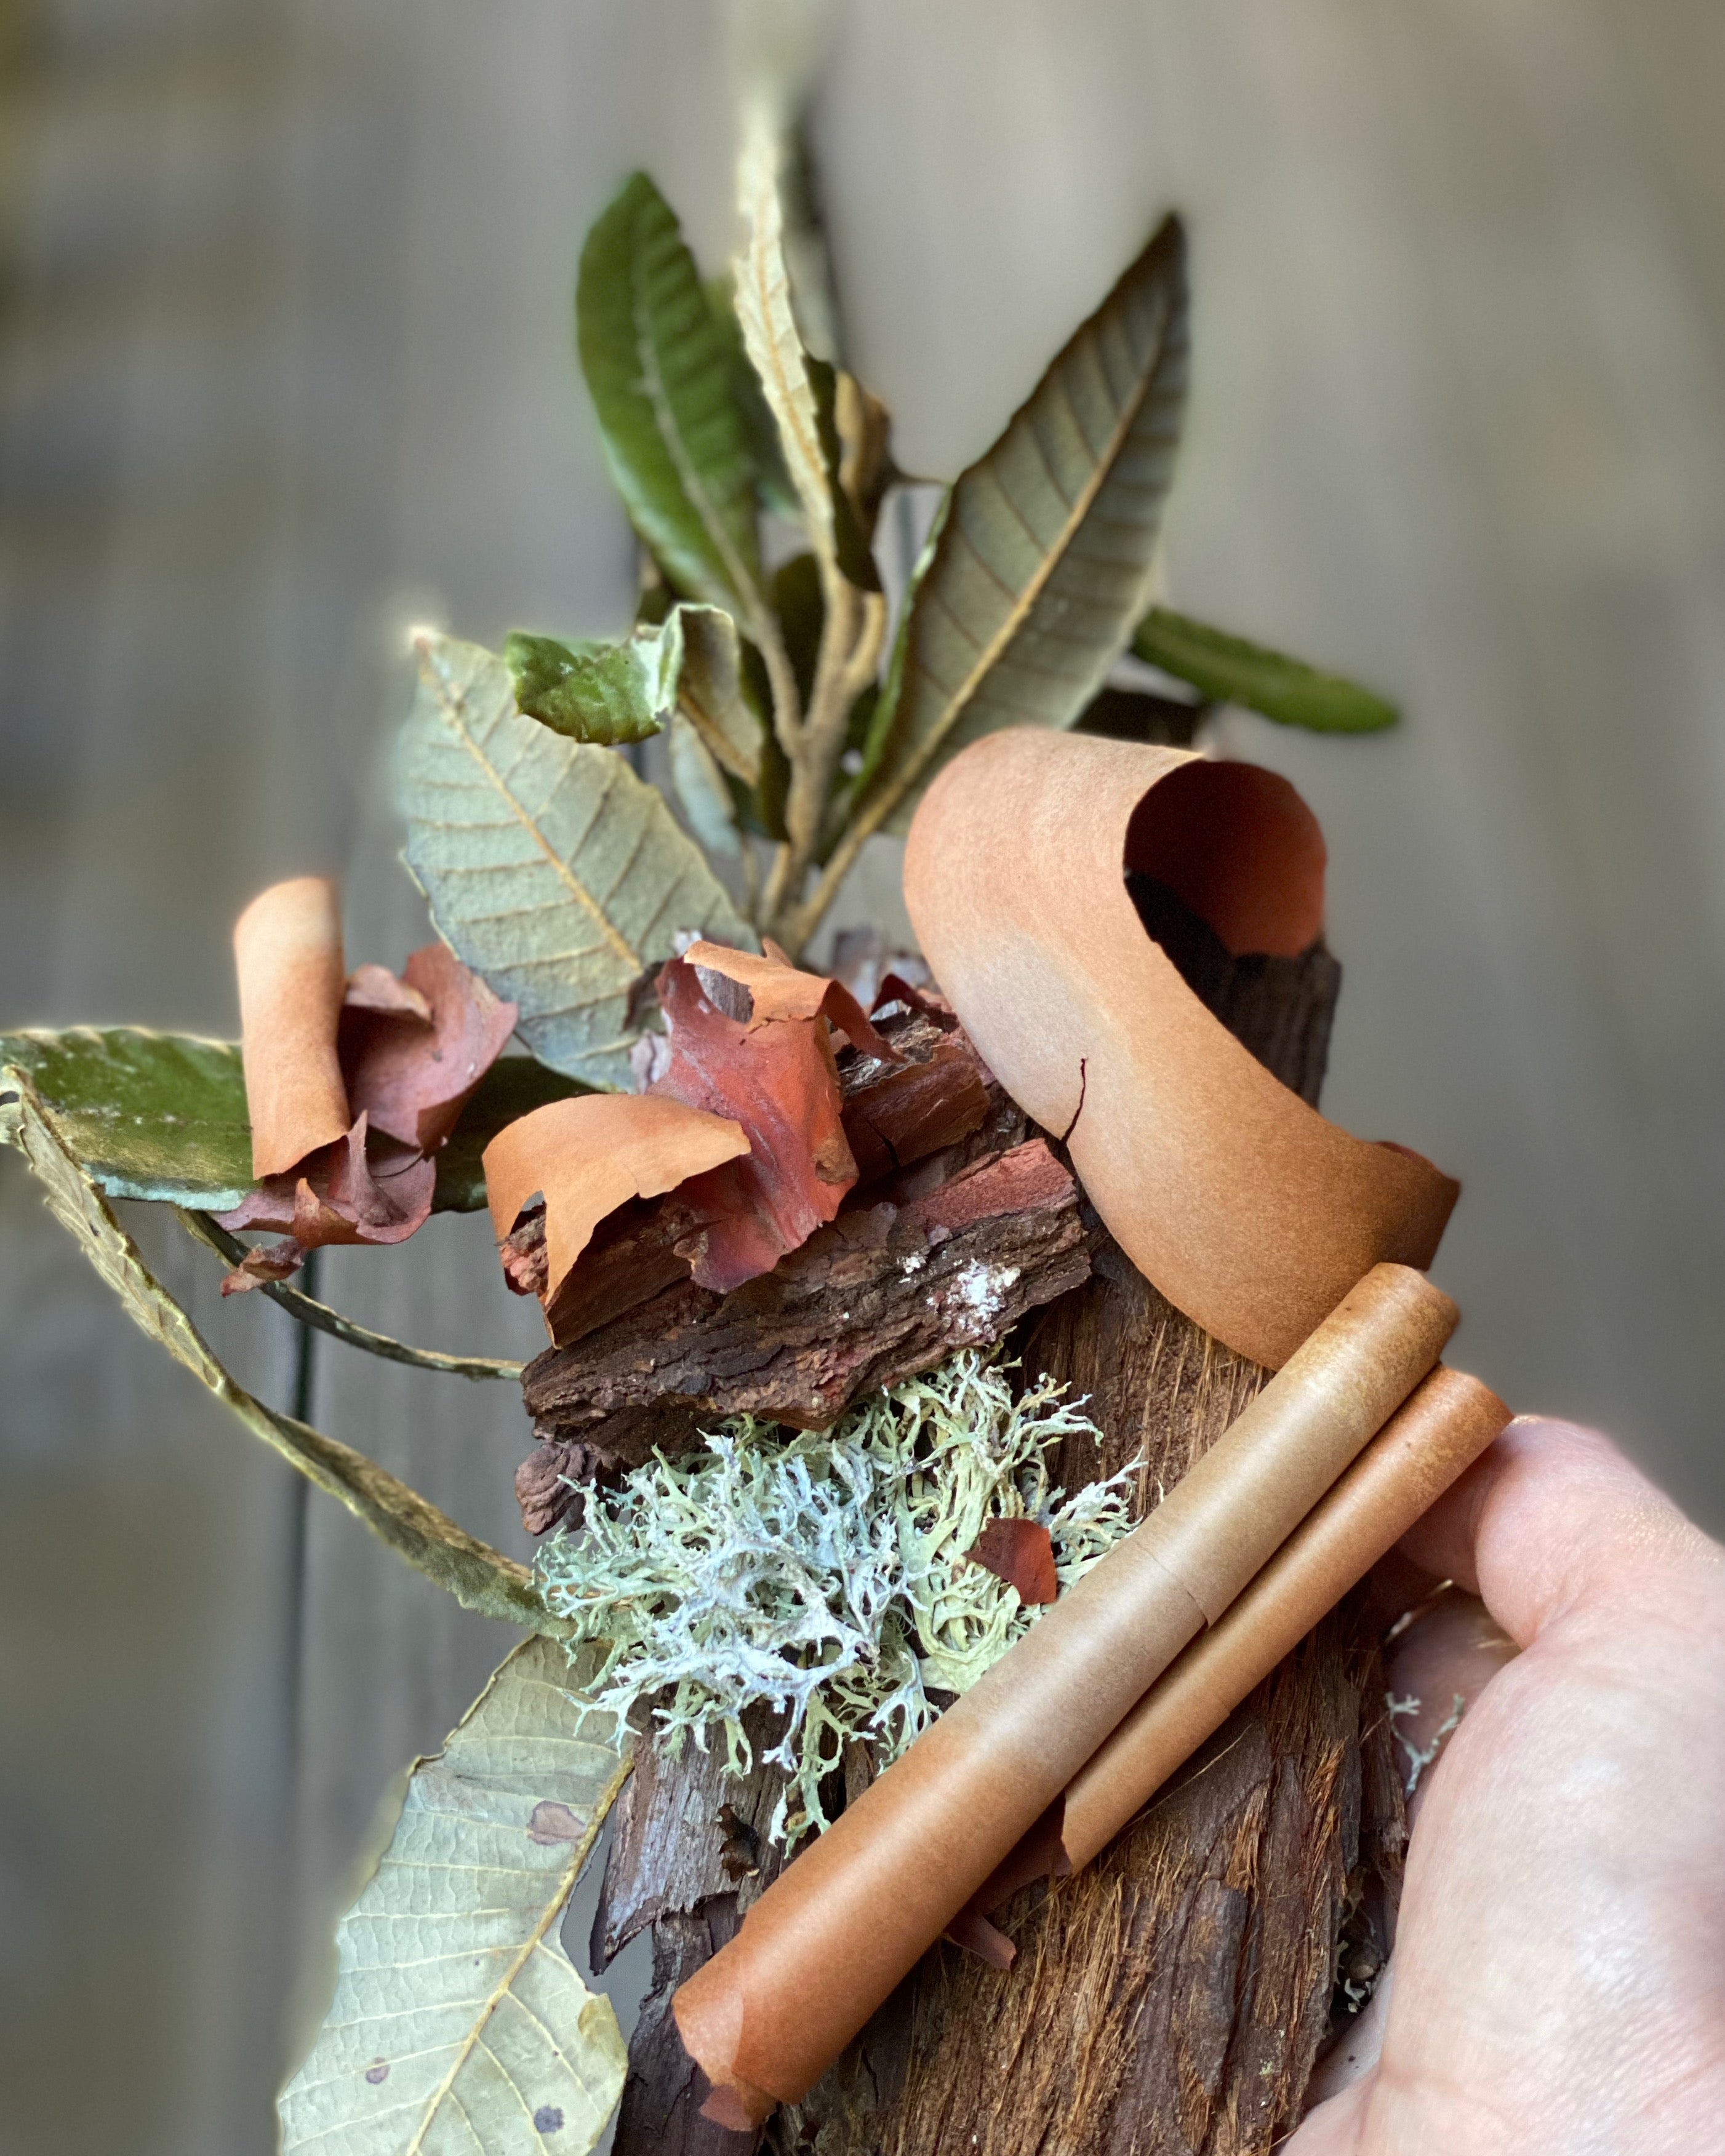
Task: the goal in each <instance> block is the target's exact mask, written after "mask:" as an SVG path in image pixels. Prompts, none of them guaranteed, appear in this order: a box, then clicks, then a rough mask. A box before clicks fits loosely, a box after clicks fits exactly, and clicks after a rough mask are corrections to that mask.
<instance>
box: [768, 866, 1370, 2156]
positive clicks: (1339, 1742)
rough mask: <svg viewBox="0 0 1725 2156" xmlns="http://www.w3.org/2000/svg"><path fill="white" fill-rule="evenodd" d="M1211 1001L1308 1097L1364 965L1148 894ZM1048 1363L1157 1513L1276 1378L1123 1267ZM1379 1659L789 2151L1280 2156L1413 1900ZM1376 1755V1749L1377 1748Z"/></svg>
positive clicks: (1022, 1911)
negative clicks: (1260, 936)
mask: <svg viewBox="0 0 1725 2156" xmlns="http://www.w3.org/2000/svg"><path fill="white" fill-rule="evenodd" d="M1133 896H1134V897H1135V899H1137V901H1138V904H1139V908H1140V911H1141V914H1142V916H1144V918H1145V920H1146V924H1147V927H1150V928H1152V930H1153V932H1156V933H1157V935H1158V941H1160V942H1163V946H1164V947H1165V948H1167V949H1168V951H1169V952H1170V955H1171V956H1173V957H1174V958H1175V961H1176V962H1177V963H1178V964H1179V966H1180V968H1181V971H1182V973H1183V974H1184V975H1185V977H1186V978H1187V979H1188V981H1189V983H1190V984H1191V985H1192V987H1193V988H1194V990H1195V991H1196V992H1197V993H1199V994H1200V995H1201V996H1202V997H1203V998H1204V1001H1205V1002H1206V1003H1208V1004H1209V1005H1210V1007H1211V1008H1212V1009H1214V1010H1215V1011H1216V1012H1217V1014H1218V1015H1219V1016H1221V1017H1222V1018H1223V1019H1224V1022H1225V1023H1227V1024H1229V1026H1230V1029H1231V1030H1233V1031H1234V1032H1235V1034H1237V1035H1238V1036H1239V1037H1240V1039H1242V1040H1244V1041H1245V1045H1247V1046H1248V1047H1250V1048H1251V1049H1252V1050H1253V1051H1254V1053H1255V1054H1256V1055H1258V1056H1259V1057H1260V1060H1262V1061H1264V1062H1265V1063H1266V1065H1269V1067H1270V1068H1271V1069H1272V1070H1276V1074H1277V1075H1278V1076H1280V1077H1281V1078H1282V1079H1283V1080H1284V1082H1286V1083H1289V1084H1291V1085H1292V1086H1294V1087H1295V1089H1296V1091H1300V1092H1301V1093H1302V1094H1303V1095H1304V1096H1305V1097H1307V1099H1312V1100H1315V1099H1316V1097H1317V1090H1318V1086H1319V1085H1320V1084H1321V1083H1322V1075H1323V1064H1324V1055H1325V1050H1326V1048H1327V1037H1328V1032H1329V1025H1330V1019H1331V1017H1332V1012H1333V1008H1334V1002H1335V997H1336V993H1337V988H1338V987H1339V978H1340V977H1339V968H1337V966H1336V965H1335V962H1334V961H1333V960H1332V958H1330V957H1329V956H1328V954H1327V952H1323V951H1322V950H1321V949H1320V950H1315V951H1313V952H1308V953H1307V956H1306V957H1304V958H1302V959H1300V960H1296V961H1285V960H1281V961H1278V960H1265V959H1262V958H1256V959H1247V960H1244V961H1233V960H1230V957H1229V956H1228V954H1227V952H1225V951H1224V950H1223V948H1222V947H1221V946H1220V944H1219V943H1218V942H1217V941H1216V939H1215V938H1214V937H1213V936H1211V935H1210V934H1209V932H1208V931H1207V930H1205V929H1204V927H1203V924H1202V923H1199V922H1197V921H1194V920H1193V918H1192V917H1191V916H1185V917H1184V918H1183V919H1182V918H1181V917H1180V915H1179V911H1178V908H1177V906H1175V905H1174V904H1173V902H1171V901H1169V900H1168V895H1167V894H1166V893H1163V892H1162V891H1159V890H1158V888H1157V887H1155V886H1150V887H1148V888H1147V889H1140V890H1135V891H1134V893H1133ZM1023 1353H1024V1368H1025V1370H1026V1371H1027V1372H1028V1373H1040V1372H1042V1371H1046V1372H1047V1373H1049V1374H1050V1376H1053V1377H1055V1378H1062V1379H1064V1380H1065V1381H1066V1382H1068V1383H1070V1385H1071V1387H1072V1389H1073V1390H1074V1392H1075V1393H1080V1394H1088V1395H1089V1396H1090V1403H1091V1405H1090V1413H1091V1416H1092V1418H1093V1419H1095V1421H1096V1423H1097V1424H1098V1425H1099V1426H1100V1428H1101V1430H1102V1431H1103V1433H1104V1439H1105V1442H1104V1445H1103V1448H1102V1454H1101V1458H1100V1459H1098V1457H1097V1456H1096V1450H1095V1448H1094V1447H1092V1446H1091V1445H1090V1444H1089V1443H1088V1441H1086V1443H1085V1444H1083V1445H1078V1444H1076V1443H1072V1444H1069V1445H1068V1446H1067V1447H1066V1448H1065V1455H1064V1456H1063V1458H1062V1460H1061V1462H1060V1479H1061V1480H1062V1481H1065V1484H1066V1486H1067V1487H1068V1488H1070V1487H1073V1486H1075V1485H1076V1484H1077V1483H1080V1482H1082V1481H1086V1480H1087V1479H1093V1478H1095V1477H1097V1476H1102V1475H1107V1474H1111V1473H1113V1472H1115V1471H1117V1470H1118V1469H1119V1468H1121V1467H1122V1466H1125V1465H1126V1464H1127V1462H1128V1461H1130V1460H1132V1459H1134V1458H1136V1457H1140V1456H1142V1459H1143V1460H1144V1463H1145V1464H1144V1466H1143V1468H1142V1471H1141V1474H1140V1478H1139V1486H1138V1491H1137V1509H1138V1510H1139V1511H1140V1512H1142V1511H1144V1510H1146V1509H1147V1508H1148V1507H1150V1506H1153V1504H1154V1503H1155V1502H1156V1501H1157V1497H1158V1491H1159V1490H1160V1489H1165V1488H1168V1487H1171V1486H1173V1483H1174V1482H1175V1481H1178V1478H1179V1476H1181V1475H1182V1474H1183V1472H1184V1471H1185V1470H1186V1469H1187V1467H1188V1466H1190V1465H1191V1463H1192V1462H1193V1460H1195V1459H1197V1458H1198V1457H1199V1455H1201V1454H1202V1453H1203V1452H1204V1450H1207V1449H1208V1447H1209V1445H1212V1444H1213V1443H1214V1441H1215V1440H1216V1438H1217V1437H1219V1435H1221V1433H1222V1431H1223V1430H1225V1429H1226V1428H1227V1426H1228V1424H1230V1422H1231V1421H1232V1420H1233V1419H1234V1418H1235V1415H1236V1414H1239V1412H1240V1409H1242V1408H1243V1407H1244V1406H1245V1404H1246V1403H1247V1401H1248V1400H1250V1399H1251V1397H1252V1396H1253V1394H1255V1392H1256V1391H1257V1390H1258V1389H1259V1387H1260V1385H1261V1384H1262V1383H1264V1382H1265V1378H1266V1373H1265V1372H1263V1371H1262V1370H1260V1369H1259V1368H1257V1367H1256V1366H1255V1365H1254V1364H1252V1363H1248V1362H1246V1361H1245V1359H1244V1358H1241V1357H1239V1356H1237V1355H1235V1354H1233V1353H1231V1352H1230V1350H1228V1349H1227V1348H1225V1347H1223V1346H1222V1345H1221V1344H1220V1343H1219V1342H1216V1341H1214V1340H1213V1339H1211V1338H1210V1337H1209V1336H1208V1335H1207V1334H1205V1333H1204V1332H1202V1331H1201V1330H1200V1329H1199V1327H1197V1326H1195V1325H1194V1324H1193V1323H1191V1322H1190V1321H1189V1320H1188V1319H1187V1318H1185V1317H1182V1316H1181V1314H1180V1313H1179V1312H1178V1311H1176V1310H1174V1309H1173V1306H1171V1305H1170V1304H1168V1302H1167V1301H1165V1300H1164V1299H1163V1297H1162V1296H1159V1295H1158V1293H1157V1291H1155V1289H1153V1287H1152V1286H1150V1285H1149V1283H1148V1282H1147V1281H1145V1280H1144V1279H1143V1278H1142V1276H1140V1275H1139V1274H1138V1273H1137V1270H1135V1269H1134V1268H1133V1267H1132V1265H1130V1264H1129V1263H1128V1262H1127V1260H1126V1259H1125V1258H1124V1257H1123V1256H1122V1254H1121V1253H1120V1252H1119V1251H1118V1250H1117V1249H1115V1248H1114V1246H1113V1245H1111V1244H1106V1245H1104V1246H1103V1249H1102V1250H1101V1252H1100V1253H1099V1255H1098V1257H1097V1259H1096V1269H1095V1272H1094V1275H1093V1277H1092V1278H1091V1281H1090V1282H1089V1283H1088V1284H1087V1285H1086V1286H1083V1287H1081V1288H1079V1289H1077V1290H1076V1291H1074V1292H1073V1293H1072V1294H1070V1295H1069V1296H1065V1297H1063V1298H1062V1300H1061V1301H1059V1302H1057V1303H1055V1304H1053V1305H1051V1306H1050V1307H1049V1308H1048V1309H1047V1310H1045V1312H1041V1313H1040V1314H1039V1315H1038V1316H1037V1317H1034V1318H1033V1319H1031V1320H1030V1321H1029V1323H1028V1324H1027V1326H1026V1327H1025V1331H1024V1349H1023ZM1382 1689H1383V1688H1382V1681H1381V1676H1380V1675H1379V1673H1378V1665H1377V1657H1376V1653H1375V1649H1374V1647H1373V1645H1372V1644H1371V1642H1370V1639H1369V1636H1368V1635H1367V1633H1366V1632H1365V1631H1364V1630H1363V1623H1362V1620H1361V1619H1360V1618H1359V1616H1358V1614H1355V1613H1354V1612H1353V1610H1352V1609H1344V1610H1343V1611H1341V1612H1338V1613H1337V1614H1336V1615H1334V1616H1332V1618H1330V1619H1329V1620H1327V1622H1326V1623H1325V1625H1322V1627H1320V1628H1319V1630H1318V1631H1317V1633H1316V1634H1315V1635H1313V1636H1312V1638H1311V1639H1310V1640H1307V1641H1306V1642H1305V1643H1304V1645H1302V1646H1301V1649H1300V1650H1299V1651H1298V1653H1296V1655H1293V1656H1291V1658H1290V1659H1289V1661H1287V1662H1286V1663H1285V1664H1284V1665H1283V1666H1282V1667H1281V1669H1280V1670H1278V1671H1276V1674H1275V1676H1272V1677H1271V1679H1270V1680H1269V1681H1268V1682H1266V1684H1265V1685H1263V1686H1260V1688H1259V1690H1258V1691H1257V1692H1256V1693H1255V1694H1254V1696H1253V1697H1252V1698H1251V1699H1250V1701H1249V1702H1247V1703H1246V1704H1245V1707H1242V1708H1241V1709H1240V1712H1238V1713H1237V1714H1236V1715H1235V1717H1233V1718H1232V1720H1231V1721H1230V1722H1229V1724H1228V1725H1227V1727H1225V1728H1224V1729H1223V1730H1222V1731H1221V1732H1219V1734H1218V1735H1217V1737H1216V1738H1214V1740H1213V1741H1212V1743H1210V1745H1209V1747H1207V1748H1206V1749H1205V1751H1204V1753H1203V1754H1201V1755H1200V1757H1199V1758H1198V1759H1197V1760H1195V1761H1194V1762H1193V1763H1191V1765H1190V1766H1189V1768H1187V1769H1186V1770H1185V1771H1184V1773H1183V1774H1182V1775H1181V1777H1180V1778H1179V1779H1178V1781H1177V1782H1176V1784H1174V1785H1173V1788H1172V1789H1169V1790H1168V1791H1167V1792H1165V1793H1164V1794H1163V1795H1162V1796H1161V1797H1160V1798H1159V1799H1157V1800H1156V1801H1154V1802H1153V1804H1151V1806H1150V1807H1149V1808H1148V1809H1147V1812H1146V1814H1145V1815H1144V1816H1142V1818H1141V1819H1140V1820H1137V1822H1135V1824H1134V1825H1132V1827H1130V1828H1128V1829H1127V1831H1126V1832H1125V1833H1123V1834H1122V1835H1121V1836H1120V1837H1119V1839H1118V1840H1117V1842H1116V1843H1115V1845H1113V1847H1112V1848H1111V1849H1110V1850H1109V1851H1107V1852H1106V1854H1105V1855H1104V1856H1103V1857H1102V1858H1101V1860H1100V1861H1098V1862H1097V1863H1096V1864H1095V1865H1093V1866H1091V1867H1089V1869H1087V1870H1086V1871H1084V1872H1082V1873H1081V1874H1079V1875H1078V1876H1076V1877H1075V1878H1072V1879H1068V1880H1065V1881H1060V1882H1058V1883H1056V1884H1055V1885H1054V1886H1037V1887H1032V1888H1030V1889H1029V1890H1027V1891H1026V1892H1025V1893H1024V1894H1022V1895H1020V1896H1019V1897H1017V1899H1016V1900H1015V1901H1014V1902H1013V1903H1012V1904H1010V1905H1009V1907H1008V1909H1007V1910H1006V1911H1005V1912H1003V1915H1002V1917H1001V1919H1000V1921H1001V1922H1002V1923H1003V1927H1004V1928H1005V1929H1006V1930H1007V1931H1008V1933H1009V1935H1010V1936H1011V1937H1012V1938H1014V1941H1015V1943H1016V1944H1017V1947H1018V1949H1019V1955H1018V1961H1017V1963H1016V1965H1015V1966H1014V1968H1013V1969H1011V1970H1010V1971H1008V1972H1004V1973H1003V1972H1000V1971H998V1970H995V1969H991V1968H989V1967H988V1966H987V1965H986V1964H984V1963H981V1962H979V1961H978V1960H975V1959H974V1958H972V1957H970V1956H968V1955H966V1954H963V1953H961V1952H960V1951H959V1950H958V1949H957V1948H954V1947H952V1946H950V1945H947V1944H945V1943H942V1945H941V1946H939V1947H937V1948H936V1949H935V1950H934V1951H933V1952H932V1953H931V1954H930V1955H929V1956H927V1958H925V1960H924V1962H923V1963H922V1966H921V1968H920V1969H918V1970H917V1971H916V1974H915V1975H914V1976H913V1977H912V1978H911V1979H910V1980H909V1982H908V1983H907V1984H906V1985H904V1986H903V1987H901V1989H900V1991H899V1993H898V1994H896V1996H895V1998H894V1999H892V2000H891V2001H889V2003H888V2005H886V2007H885V2008H883V2010H881V2012H880V2014H879V2015H877V2016H876V2017H875V2020H874V2022H873V2023H872V2024H871V2025H870V2028H869V2029H868V2030H865V2032H864V2035H863V2037H862V2038H861V2039H860V2040H859V2042H858V2044H857V2045H855V2046H853V2047H852V2050H851V2051H850V2053H849V2054H847V2056H846V2057H845V2060H844V2061H841V2062H840V2065H839V2067H838V2068H836V2069H835V2070H834V2073H833V2074H832V2075H830V2076H828V2078H827V2080H826V2081H825V2082H823V2083H822V2084H821V2085H820V2087H819V2088H818V2089H817V2090H815V2091H814V2092H812V2095H811V2097H810V2099H809V2102H807V2103H806V2104H804V2105H803V2106H802V2107H798V2109H796V2110H794V2111H787V2112H782V2113H781V2114H780V2115H779V2117H778V2119H776V2120H775V2121H774V2122H773V2125H772V2126H771V2127H770V2128H769V2129H768V2145H769V2146H770V2147H771V2148H773V2149H775V2150H778V2151H783V2152H787V2156H788V2152H792V2151H797V2152H817V2151H818V2152H819V2156H968V2152H969V2151H972V2150H974V2149H978V2148H981V2149H986V2150H987V2151H988V2156H1260V2152H1265V2151H1267V2150H1269V2149H1270V2148H1271V2147H1272V2146H1273V2145H1274V2143H1276V2141H1277V2140H1279V2139H1280V2138H1282V2137H1283V2136H1284V2135H1285V2134H1286V2133H1287V2132H1288V2131H1289V2130H1290V2129H1291V2127H1292V2126H1293V2124H1294V2123H1296V2120H1297V2119H1298V2117H1299V2115H1300V2109H1301V2100H1302V2097H1303V2095H1304V2092H1305V2087H1306V2083H1307V2079H1308V2077H1309V2076H1310V2073H1311V2070H1312V2062H1313V2060H1314V2058H1315V2056H1316V2055H1317V2050H1318V2047H1319V2046H1320V2044H1321V2042H1322V2039H1323V2037H1324V2035H1325V2033H1326V2031H1327V2027H1328V2025H1329V2023H1330V2019H1331V2012H1332V2001H1333V1998H1334V1994H1335V1986H1336V1977H1337V1953H1338V1947H1343V1946H1344V1945H1345V1948H1346V1950H1347V1953H1348V1966H1349V1968H1350V1969H1353V1971H1354V1972H1355V1973H1357V1974H1369V1973H1370V1972H1371V1971H1372V1970H1373V1969H1374V1968H1375V1966H1376V1965H1377V1963H1378V1961H1379V1960H1380V1959H1381V1955H1382V1951H1383V1943H1382V1940H1381V1938H1379V1937H1378V1936H1376V1933H1375V1931H1374V1927H1377V1926H1381V1922H1382V1911H1383V1907H1384V1902H1385V1899H1386V1895H1387V1894H1393V1892H1394V1881H1395V1879H1396V1877H1397V1876H1399V1860H1400V1850H1401V1843H1402V1839H1403V1826H1402V1814H1401V1799H1400V1785H1399V1781H1398V1780H1397V1779H1396V1776H1395V1774H1394V1767H1393V1763H1392V1762H1391V1760H1390V1758H1389V1730H1388V1727H1387V1724H1386V1723H1385V1722H1384V1717H1383V1715H1382V1712H1381V1701H1382ZM1363 1730H1364V1732H1365V1743H1364V1746H1363V1747H1362V1732H1363Z"/></svg>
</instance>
